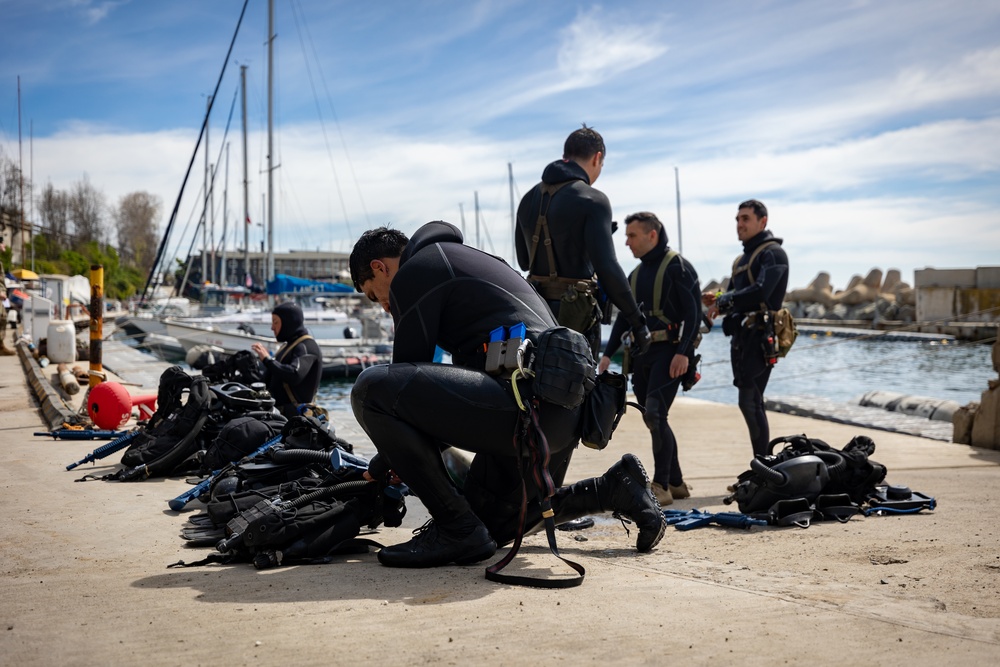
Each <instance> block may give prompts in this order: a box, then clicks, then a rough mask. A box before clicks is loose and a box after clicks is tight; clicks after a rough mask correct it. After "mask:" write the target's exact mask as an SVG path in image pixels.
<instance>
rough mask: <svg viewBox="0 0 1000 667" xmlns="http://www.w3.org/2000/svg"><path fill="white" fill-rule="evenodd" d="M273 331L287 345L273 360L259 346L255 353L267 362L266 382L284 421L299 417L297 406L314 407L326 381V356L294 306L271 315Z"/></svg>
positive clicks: (282, 306) (283, 305)
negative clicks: (320, 384) (324, 375)
mask: <svg viewBox="0 0 1000 667" xmlns="http://www.w3.org/2000/svg"><path fill="white" fill-rule="evenodd" d="M271 331H273V332H274V337H275V338H276V339H277V340H278V342H279V343H284V345H282V346H281V348H280V349H279V350H278V351H277V352H276V353H275V355H274V356H273V357H272V356H271V354H270V353H269V352H268V350H267V348H265V347H264V346H263V345H261V344H260V343H254V344H253V347H252V349H253V351H254V353H256V354H257V356H258V357H259V358H260V360H261V361H262V362H264V380H265V382H266V383H267V389H268V391H270V392H271V396H273V397H274V401H275V407H276V408H277V409H278V411H279V412H281V414H283V415H284V416H285V417H294V416H295V415H297V414H298V406H300V405H302V404H305V403H313V402H315V400H316V391H317V390H318V389H319V382H320V379H322V377H323V355H322V353H321V352H320V349H319V344H318V343H317V342H316V341H315V340H314V339H313V337H312V336H310V335H309V331H308V330H307V329H306V326H305V318H304V317H303V315H302V309H301V308H299V307H298V305H296V304H294V303H279V304H278V305H277V306H275V307H274V310H272V311H271Z"/></svg>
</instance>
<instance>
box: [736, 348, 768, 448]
mask: <svg viewBox="0 0 1000 667" xmlns="http://www.w3.org/2000/svg"><path fill="white" fill-rule="evenodd" d="M762 338H763V333H762V332H758V331H754V330H746V329H742V330H740V332H739V333H737V335H736V336H734V337H733V344H732V348H731V350H730V360H731V362H732V366H733V384H734V385H736V387H737V388H738V389H739V397H738V403H739V406H740V412H741V413H743V420H744V421H745V422H746V424H747V430H748V431H749V432H750V444H751V445H752V446H753V453H754V456H758V455H764V454H767V453H768V451H767V444H768V442H769V441H770V439H771V431H770V427H769V425H768V423H767V412H766V411H765V410H764V390H765V389H766V388H767V381H768V380H769V379H770V378H771V368H772V366H771V365H770V364H768V363H767V361H766V360H765V359H764V351H763V347H762V345H763V340H762Z"/></svg>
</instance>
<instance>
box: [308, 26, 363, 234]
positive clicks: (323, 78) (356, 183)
mask: <svg viewBox="0 0 1000 667" xmlns="http://www.w3.org/2000/svg"><path fill="white" fill-rule="evenodd" d="M300 11H301V9H300ZM303 25H304V26H305V32H306V38H307V39H308V40H309V45H310V46H311V47H312V52H313V58H315V59H316V64H317V69H318V70H319V75H320V81H322V83H323V90H324V91H325V92H326V100H327V103H328V104H329V105H330V114H331V115H332V116H333V123H334V125H335V126H336V128H337V135H338V136H339V137H340V145H341V146H342V147H343V149H344V157H345V158H346V159H347V167H348V169H350V171H351V178H352V179H353V180H354V189H355V190H357V191H358V200H359V201H360V202H361V211H362V212H363V213H364V214H365V224H367V225H368V226H371V219H370V218H369V216H368V207H367V206H366V205H365V197H364V195H363V194H361V183H360V182H359V181H358V174H357V172H355V170H354V161H353V160H352V159H351V153H350V151H348V150H347V140H346V139H345V138H344V131H343V129H342V128H341V127H340V119H339V118H338V116H337V110H336V108H334V106H333V96H332V95H330V86H329V85H327V82H326V76H324V74H323V69H322V68H321V67H319V62H320V60H319V55H318V54H317V53H316V43H315V42H314V41H313V38H312V33H310V32H309V23H308V22H306V21H303ZM347 233H348V236H349V237H350V238H353V235H351V230H350V227H348V229H347Z"/></svg>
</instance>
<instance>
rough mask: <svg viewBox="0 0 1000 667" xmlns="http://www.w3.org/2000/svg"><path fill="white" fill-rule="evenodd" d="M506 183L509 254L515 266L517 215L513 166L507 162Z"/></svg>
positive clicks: (512, 264)
mask: <svg viewBox="0 0 1000 667" xmlns="http://www.w3.org/2000/svg"><path fill="white" fill-rule="evenodd" d="M507 184H508V187H509V188H510V256H511V258H512V261H511V263H510V265H511V266H514V267H516V266H517V217H516V216H515V215H514V167H513V166H511V163H510V162H508V163H507Z"/></svg>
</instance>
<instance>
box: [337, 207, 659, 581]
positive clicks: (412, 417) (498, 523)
mask: <svg viewBox="0 0 1000 667" xmlns="http://www.w3.org/2000/svg"><path fill="white" fill-rule="evenodd" d="M350 266H351V278H352V280H353V281H354V286H355V288H356V289H357V290H358V291H359V292H363V293H364V294H366V295H367V296H368V298H369V299H371V300H372V301H377V302H379V303H381V304H382V307H383V308H385V309H386V310H387V311H389V312H391V313H392V317H393V320H394V322H395V325H396V338H395V341H394V344H393V353H392V355H393V363H391V364H388V365H382V366H374V367H372V368H369V369H367V370H365V371H364V372H363V373H362V374H361V375H360V376H359V377H358V379H357V381H356V382H355V384H354V389H353V390H352V392H351V404H352V406H353V408H354V414H355V416H356V417H357V419H358V422H359V423H360V424H361V427H362V428H363V429H364V430H365V432H366V433H367V434H368V435H369V437H370V438H371V440H372V442H373V443H374V444H375V448H376V449H377V450H378V454H377V455H376V456H375V457H373V459H372V461H371V464H370V467H369V474H370V475H371V476H372V477H373V478H374V479H384V478H385V477H386V476H387V475H389V473H390V470H391V471H393V472H395V473H396V474H397V475H398V476H399V478H400V479H402V480H403V481H404V482H405V483H406V484H407V485H408V486H409V487H410V489H411V490H412V491H413V492H414V494H416V495H417V496H418V497H419V498H420V500H421V501H422V502H423V504H424V506H425V507H426V508H427V510H428V511H429V512H430V515H431V519H432V520H431V521H430V522H429V523H428V525H427V527H426V528H425V529H423V530H421V531H420V532H419V533H418V534H417V535H416V536H415V537H414V538H413V539H411V540H409V541H408V542H404V543H402V544H397V545H393V546H390V547H386V548H385V549H382V550H381V551H379V554H378V559H379V561H380V562H381V563H382V564H383V565H388V566H393V567H434V566H438V565H446V564H448V563H459V564H467V563H475V562H478V561H481V560H484V559H486V558H489V557H490V556H492V555H493V554H494V552H495V551H496V548H497V544H498V543H499V544H501V545H503V544H506V543H509V542H512V541H513V540H514V538H515V537H516V532H517V523H518V512H519V510H520V499H521V470H522V467H524V468H525V469H527V466H528V465H529V462H528V461H527V460H526V459H525V460H524V461H521V460H519V459H518V457H517V453H516V452H515V450H514V448H513V447H512V445H511V443H512V439H513V435H514V431H515V428H516V427H517V425H518V421H519V410H518V407H517V404H516V402H515V398H514V395H513V392H512V390H511V386H510V381H509V380H503V379H501V378H500V377H497V376H493V375H489V374H487V373H486V372H485V370H484V369H485V366H486V354H485V352H484V351H483V346H484V343H486V342H487V341H488V340H489V335H490V331H492V330H493V329H495V328H496V327H498V326H508V327H509V326H513V325H515V324H517V323H523V324H524V325H525V329H526V337H527V338H528V339H530V340H532V341H537V339H538V337H539V335H540V334H541V333H542V332H544V331H545V330H546V329H549V328H551V327H553V326H555V321H554V319H553V317H552V314H551V312H550V311H549V308H548V306H547V305H546V303H545V301H544V300H543V299H542V298H541V297H540V296H539V295H538V294H537V293H536V292H535V290H534V289H532V287H531V286H530V285H528V283H527V282H525V280H524V279H523V278H522V277H521V276H520V275H519V274H518V273H517V272H515V271H514V270H513V269H511V268H510V267H509V266H508V265H507V264H506V263H505V262H503V261H502V260H500V259H498V258H496V257H493V256H492V255H488V254H486V253H483V252H481V251H479V250H476V249H474V248H470V247H468V246H466V245H463V243H462V235H461V232H460V231H459V230H458V229H457V228H456V227H455V226H454V225H451V224H449V223H446V222H430V223H427V224H426V225H424V226H423V227H421V228H420V229H418V230H417V232H416V233H415V234H414V235H413V238H412V239H407V237H406V235H404V234H403V233H402V232H400V231H398V230H392V229H386V228H384V227H383V228H379V229H374V230H371V231H368V232H365V233H364V234H363V235H362V237H361V239H359V240H358V242H357V243H356V244H355V246H354V250H353V251H352V253H351V259H350ZM435 345H438V346H440V347H441V348H442V349H444V350H446V351H447V352H450V353H451V355H452V361H453V364H451V365H442V364H434V363H431V360H432V359H433V356H434V348H435ZM581 410H582V408H576V409H574V410H568V409H565V408H562V407H559V406H557V405H554V404H548V403H544V402H543V403H542V404H541V406H540V417H541V425H542V429H543V430H544V432H545V436H546V438H547V440H548V445H549V449H550V452H551V459H550V464H549V470H550V472H551V475H552V478H553V481H554V482H555V484H556V485H561V484H562V482H563V479H564V477H565V475H566V469H567V466H568V465H569V461H570V457H571V455H572V452H573V449H574V447H575V446H576V444H577V442H578V441H579V437H580V426H579V421H580V416H581ZM449 445H453V446H455V447H459V448H461V449H465V450H467V451H471V452H474V453H475V457H474V459H473V461H472V465H471V468H470V470H469V475H468V478H467V479H466V482H465V486H464V494H463V492H459V491H458V489H456V488H455V486H454V485H453V484H452V482H451V481H450V478H449V476H448V473H447V470H446V468H445V464H444V461H443V459H442V457H441V452H442V450H443V449H444V448H446V447H447V446H449ZM526 483H527V484H528V494H529V505H528V516H527V518H526V520H525V530H526V531H528V530H530V529H531V528H532V527H533V526H536V525H537V524H539V522H540V521H541V509H540V499H541V492H540V491H539V489H538V488H537V487H536V486H535V485H534V482H533V479H532V477H531V476H530V474H529V475H527V476H526ZM552 507H553V509H554V511H555V514H556V516H555V520H556V522H557V523H563V522H566V521H569V520H572V519H574V518H578V517H581V516H585V515H587V514H593V513H595V512H601V511H614V512H617V513H620V514H622V515H625V516H627V517H628V518H629V519H631V520H632V521H634V522H635V523H636V525H637V526H638V528H639V536H638V539H637V541H636V548H637V549H638V550H639V551H649V550H650V549H652V548H653V547H654V546H656V544H657V543H658V542H659V541H660V539H661V538H662V537H663V532H664V530H665V527H666V523H665V520H664V518H663V515H662V514H661V512H660V507H659V505H658V504H657V503H656V500H655V499H654V498H653V496H652V495H651V494H650V492H649V479H648V478H647V476H646V473H645V471H644V470H643V468H642V465H641V464H640V463H639V460H638V459H636V458H635V457H634V456H633V455H631V454H626V455H625V456H623V457H622V459H621V460H620V461H619V462H617V463H615V464H614V465H613V466H612V467H611V468H610V469H609V470H608V471H607V472H606V473H605V474H604V475H602V476H601V477H596V478H592V479H587V480H583V481H580V482H577V483H575V484H572V485H570V486H565V487H561V488H559V489H558V490H557V492H556V494H555V496H554V497H553V498H552Z"/></svg>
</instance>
